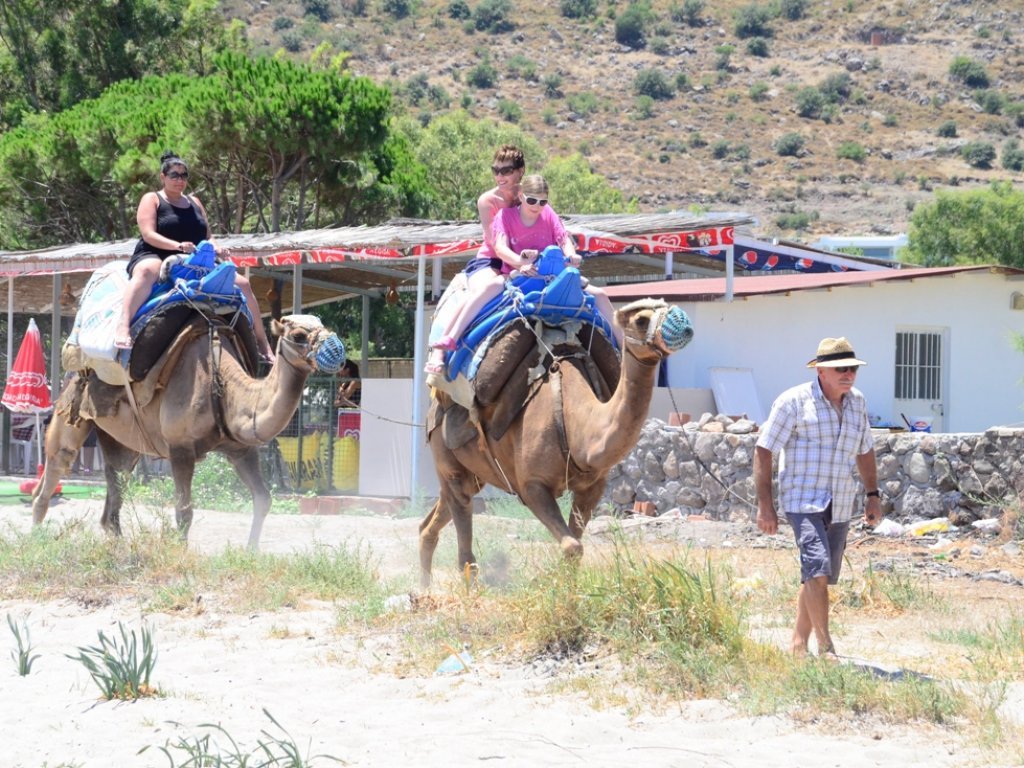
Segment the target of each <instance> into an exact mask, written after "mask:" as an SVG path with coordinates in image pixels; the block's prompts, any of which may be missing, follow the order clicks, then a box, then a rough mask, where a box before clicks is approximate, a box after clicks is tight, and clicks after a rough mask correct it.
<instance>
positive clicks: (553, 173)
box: [542, 153, 639, 213]
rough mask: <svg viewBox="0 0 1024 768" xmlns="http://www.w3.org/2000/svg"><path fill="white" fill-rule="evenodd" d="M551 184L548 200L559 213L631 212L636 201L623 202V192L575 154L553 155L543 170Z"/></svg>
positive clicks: (635, 207) (635, 206) (635, 209)
mask: <svg viewBox="0 0 1024 768" xmlns="http://www.w3.org/2000/svg"><path fill="white" fill-rule="evenodd" d="M542 173H543V175H544V178H545V179H546V180H547V182H548V185H549V186H550V187H551V201H552V203H553V205H554V206H555V209H556V210H557V211H558V212H559V213H632V212H636V211H637V210H639V208H638V205H637V202H636V200H630V201H629V202H626V201H625V200H624V199H623V197H622V192H620V191H619V190H617V189H615V188H614V187H613V186H612V185H611V184H610V183H609V182H608V180H607V179H606V178H605V177H604V176H601V175H599V174H596V173H594V172H593V171H592V170H591V169H590V165H589V164H588V163H587V160H586V158H584V157H583V155H581V154H579V153H576V154H573V155H570V156H569V157H559V158H552V159H551V161H550V162H548V164H547V165H545V166H544V170H543V171H542Z"/></svg>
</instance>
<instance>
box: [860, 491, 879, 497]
mask: <svg viewBox="0 0 1024 768" xmlns="http://www.w3.org/2000/svg"><path fill="white" fill-rule="evenodd" d="M864 495H865V496H868V497H871V496H874V497H876V498H879V499H880V498H882V494H880V493H879V492H878V491H868V492H867V493H865V494H864Z"/></svg>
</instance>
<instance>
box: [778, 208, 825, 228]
mask: <svg viewBox="0 0 1024 768" xmlns="http://www.w3.org/2000/svg"><path fill="white" fill-rule="evenodd" d="M817 219H818V214H817V212H814V213H803V212H794V213H784V214H782V215H781V216H779V217H778V218H777V219H776V220H775V224H776V226H778V227H779V228H780V229H797V230H803V229H807V228H808V227H809V226H811V222H814V221H817Z"/></svg>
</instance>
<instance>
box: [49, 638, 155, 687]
mask: <svg viewBox="0 0 1024 768" xmlns="http://www.w3.org/2000/svg"><path fill="white" fill-rule="evenodd" d="M117 628H118V630H119V632H120V633H121V642H120V643H119V642H118V641H117V638H116V637H115V638H113V639H111V638H108V637H107V636H106V635H105V634H104V633H103V631H102V630H101V631H100V632H98V633H97V634H98V636H99V645H94V646H89V647H85V648H81V647H80V648H79V649H78V655H77V656H72V655H71V654H65V655H66V656H67V657H68V658H69V659H71V660H72V661H79V662H81V663H82V665H83V666H84V667H85V668H86V670H88V672H89V674H90V675H91V676H92V679H93V682H95V683H96V685H97V686H99V689H100V693H102V694H103V698H104V699H106V700H107V701H110V700H111V699H121V700H124V701H134V700H135V699H141V698H145V697H147V696H157V695H159V691H158V690H157V689H156V688H154V687H153V686H151V685H150V684H149V678H150V675H151V674H152V673H153V667H154V666H155V665H156V649H155V648H154V647H153V634H152V632H151V631H150V630H149V628H148V627H143V628H142V650H141V653H140V651H139V638H138V637H136V635H135V630H134V629H133V630H132V631H131V632H130V633H129V632H128V630H126V629H125V627H124V624H122V623H121V622H117Z"/></svg>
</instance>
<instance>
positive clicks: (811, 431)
mask: <svg viewBox="0 0 1024 768" xmlns="http://www.w3.org/2000/svg"><path fill="white" fill-rule="evenodd" d="M862 365H867V363H865V362H864V361H863V360H859V359H858V358H857V356H856V355H855V354H854V351H853V347H852V346H851V345H850V342H849V341H847V340H846V339H845V338H826V339H822V340H821V343H820V344H819V345H818V352H817V354H816V355H815V357H814V359H813V360H811V361H810V362H809V363H807V367H808V368H813V369H815V372H816V374H817V375H816V376H815V378H814V379H813V380H812V381H809V382H807V383H806V384H800V385H798V386H795V387H793V388H791V389H788V390H786V391H785V392H783V393H782V394H781V395H779V397H778V398H777V399H776V400H775V403H774V404H773V405H772V410H771V413H770V414H769V416H768V420H767V421H766V422H765V423H764V424H763V425H762V427H761V431H760V435H759V437H758V439H757V444H756V447H755V448H754V484H755V487H756V489H757V525H758V527H759V528H760V529H761V530H762V531H764V532H765V533H769V534H773V533H776V532H778V529H779V518H778V513H777V511H776V507H775V501H774V499H773V497H772V456H773V454H780V460H779V507H780V508H781V509H782V511H783V513H785V515H786V518H787V519H788V520H789V523H790V525H791V526H792V528H793V535H794V536H795V537H796V543H797V547H798V548H799V550H800V582H801V586H800V592H799V595H798V599H797V615H796V626H795V628H794V629H793V637H792V642H791V648H792V651H793V653H794V654H797V655H805V654H806V653H807V649H808V641H809V640H810V636H811V633H812V632H813V633H814V636H815V639H816V641H817V646H818V655H819V656H834V655H835V646H834V644H833V642H832V636H831V634H830V633H829V626H828V588H829V585H834V584H836V583H837V581H838V580H839V571H840V569H841V568H842V565H843V553H844V551H845V549H846V536H847V534H848V533H849V530H850V520H851V518H852V516H853V510H854V504H855V503H856V501H857V492H858V482H857V479H856V477H855V475H854V469H855V468H856V470H857V471H858V473H859V475H860V483H862V484H863V487H864V489H865V491H866V493H865V497H866V503H865V508H864V521H865V522H866V523H867V524H868V525H869V526H872V527H873V526H875V525H877V524H878V523H879V522H880V521H881V519H882V511H881V504H880V501H879V491H878V469H877V466H876V462H875V448H874V440H873V439H872V437H871V426H870V424H869V422H868V409H867V403H866V402H865V400H864V396H863V395H862V394H861V393H860V392H859V391H858V390H857V389H855V388H854V386H853V384H854V381H856V379H857V370H858V369H859V367H860V366H862Z"/></svg>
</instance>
